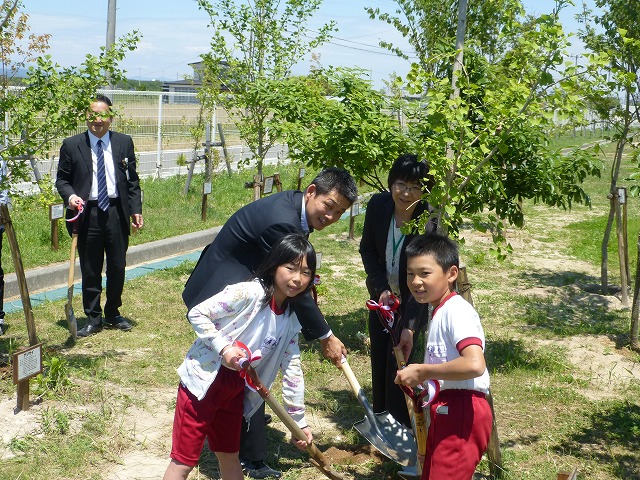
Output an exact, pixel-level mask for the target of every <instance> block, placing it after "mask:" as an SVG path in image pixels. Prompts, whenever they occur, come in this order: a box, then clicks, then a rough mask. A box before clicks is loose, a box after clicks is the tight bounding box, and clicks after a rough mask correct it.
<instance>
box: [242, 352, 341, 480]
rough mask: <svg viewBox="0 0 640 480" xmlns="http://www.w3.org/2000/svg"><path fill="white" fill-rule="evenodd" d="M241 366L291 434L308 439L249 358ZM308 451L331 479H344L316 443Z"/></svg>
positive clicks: (314, 461) (311, 459)
mask: <svg viewBox="0 0 640 480" xmlns="http://www.w3.org/2000/svg"><path fill="white" fill-rule="evenodd" d="M239 363H240V366H241V367H242V368H243V369H244V370H246V372H247V376H248V377H249V378H250V379H251V383H252V384H253V385H252V387H251V388H254V389H255V390H256V391H257V392H258V394H259V395H260V396H261V397H262V398H263V399H264V401H265V402H266V403H267V405H269V407H271V410H273V412H274V413H275V414H276V415H277V416H278V418H279V419H280V420H282V422H283V423H284V424H285V426H286V427H287V428H288V429H289V431H290V432H291V434H292V435H293V436H294V437H295V438H296V439H297V440H303V441H305V442H306V441H307V436H306V435H305V433H304V432H303V431H302V429H301V428H300V427H299V426H298V424H297V423H296V422H295V421H294V420H293V418H291V415H289V414H288V413H287V411H286V410H285V409H284V407H283V406H282V405H280V403H278V401H277V400H276V399H275V398H273V397H272V396H271V392H270V391H269V389H268V388H267V387H266V386H265V385H264V384H263V383H262V381H261V380H260V377H259V376H258V372H256V371H255V369H254V368H253V367H252V366H251V364H250V363H249V361H247V359H245V358H242V359H240V362H239ZM307 452H308V453H309V455H310V456H311V458H310V459H309V461H310V462H311V464H312V465H313V466H314V467H316V468H317V469H318V470H320V471H321V472H322V473H323V474H324V475H325V476H326V477H328V478H330V479H331V480H344V478H345V477H344V476H343V475H341V474H339V473H338V472H336V471H335V470H334V469H333V467H332V466H331V464H330V463H329V461H328V460H327V459H326V457H325V456H324V455H323V454H322V452H321V451H320V450H319V449H318V447H316V444H315V443H313V442H312V443H310V444H308V445H307Z"/></svg>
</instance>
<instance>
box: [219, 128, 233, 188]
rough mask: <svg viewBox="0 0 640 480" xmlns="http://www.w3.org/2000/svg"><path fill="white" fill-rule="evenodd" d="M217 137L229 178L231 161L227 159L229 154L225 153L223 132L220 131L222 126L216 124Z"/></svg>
mask: <svg viewBox="0 0 640 480" xmlns="http://www.w3.org/2000/svg"><path fill="white" fill-rule="evenodd" d="M217 127H218V136H219V137H220V143H222V153H223V155H224V163H226V164H227V173H228V174H229V176H231V160H230V159H229V152H228V151H227V142H226V141H225V139H224V132H223V131H222V124H221V123H218V125H217Z"/></svg>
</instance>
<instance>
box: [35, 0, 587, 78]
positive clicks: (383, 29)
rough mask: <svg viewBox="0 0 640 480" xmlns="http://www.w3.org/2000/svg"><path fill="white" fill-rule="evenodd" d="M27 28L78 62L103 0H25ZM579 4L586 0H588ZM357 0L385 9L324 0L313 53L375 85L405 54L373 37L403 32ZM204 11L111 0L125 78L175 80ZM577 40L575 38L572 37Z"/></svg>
mask: <svg viewBox="0 0 640 480" xmlns="http://www.w3.org/2000/svg"><path fill="white" fill-rule="evenodd" d="M575 2H576V3H577V4H578V7H571V8H567V9H566V11H565V12H564V13H563V17H562V18H563V24H564V25H565V30H567V31H575V30H576V29H577V24H576V23H575V21H574V20H573V16H574V15H575V14H576V13H577V12H578V11H579V10H580V8H579V6H580V5H581V3H582V0H575ZM523 3H524V5H525V8H526V9H527V11H528V12H530V13H537V14H540V13H548V12H550V11H551V9H552V8H553V5H554V2H553V0H524V2H523ZM25 4H26V7H25V10H26V12H27V13H28V14H29V16H30V18H29V24H30V25H31V31H32V33H36V34H43V33H49V34H51V40H50V46H51V49H50V54H51V55H52V57H53V59H54V60H55V61H56V62H57V63H59V64H60V65H62V66H71V65H78V64H80V63H81V62H82V61H83V59H84V56H85V55H86V54H87V53H91V54H97V53H98V52H99V49H100V47H101V46H102V45H104V44H105V41H106V29H107V6H108V0H89V1H87V0H84V1H80V0H26V1H25ZM587 4H591V5H593V0H588V1H587ZM365 6H371V7H377V8H380V9H381V10H382V11H390V12H391V11H393V9H394V6H395V3H394V2H393V1H392V0H325V1H324V2H323V4H322V7H321V9H320V11H319V12H318V13H317V14H316V16H315V17H314V20H313V25H312V26H311V28H313V27H314V26H316V27H317V26H320V25H322V24H323V23H326V22H327V21H329V20H331V19H334V20H336V21H337V22H338V28H339V31H338V32H336V33H335V35H334V39H333V40H332V41H331V43H329V44H326V45H324V46H322V47H321V48H320V49H318V51H317V52H316V53H318V54H319V55H320V62H321V63H322V64H323V65H333V66H359V67H361V68H364V69H365V70H367V71H369V73H370V75H371V77H372V79H373V81H374V84H375V85H376V86H377V87H382V86H383V82H382V80H383V79H387V78H388V77H389V75H391V74H392V73H394V72H395V73H397V74H400V75H402V74H404V73H406V72H407V70H408V66H407V64H406V62H404V61H403V60H401V59H398V58H397V57H395V56H393V55H392V54H390V53H389V52H387V51H386V50H383V49H381V48H379V47H377V45H378V41H379V40H381V39H384V40H387V41H393V42H394V43H396V44H397V45H399V46H400V47H401V48H403V49H404V50H405V51H408V50H409V48H408V45H407V44H406V42H404V39H402V37H401V36H400V35H399V34H398V33H397V32H395V30H393V29H392V28H391V27H389V26H388V25H387V24H385V23H382V22H380V21H377V20H371V19H369V17H368V15H367V14H366V12H365V10H364V8H365ZM208 20H209V17H208V15H207V14H206V13H205V12H203V11H201V10H199V9H198V6H197V4H196V2H195V0H118V1H117V20H116V36H120V35H123V34H125V33H127V32H130V31H132V30H135V29H137V30H139V31H140V32H141V33H142V35H143V38H142V41H141V42H140V44H139V46H138V49H137V50H136V51H135V52H131V53H129V54H128V56H127V58H126V59H125V60H124V62H123V63H122V66H123V67H124V68H125V70H127V76H128V77H129V78H133V79H138V78H141V79H144V80H150V79H158V80H177V79H180V78H182V77H183V76H184V75H188V74H190V73H191V69H190V67H189V66H188V64H189V63H191V62H197V61H198V60H199V55H200V54H202V53H204V52H206V51H208V50H209V41H210V38H211V29H209V28H208V27H207V25H208ZM576 43H577V40H576ZM571 53H572V54H573V55H575V54H579V53H582V48H581V46H580V45H579V44H578V45H575V46H574V47H573V48H572V52H571ZM309 65H310V62H309V59H305V61H303V62H301V63H300V64H299V65H298V66H297V67H296V71H295V73H297V74H304V73H307V72H308V70H309Z"/></svg>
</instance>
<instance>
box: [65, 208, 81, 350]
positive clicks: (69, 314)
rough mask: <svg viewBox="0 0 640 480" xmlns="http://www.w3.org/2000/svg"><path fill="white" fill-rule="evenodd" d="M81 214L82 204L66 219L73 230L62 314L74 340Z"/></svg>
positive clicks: (75, 333) (75, 335) (75, 332)
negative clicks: (73, 215)
mask: <svg viewBox="0 0 640 480" xmlns="http://www.w3.org/2000/svg"><path fill="white" fill-rule="evenodd" d="M81 214H82V206H80V207H79V208H78V214H77V215H76V216H75V217H73V218H70V219H68V220H67V221H68V222H73V231H72V233H71V254H70V256H69V257H70V260H69V276H68V277H67V303H66V305H65V306H64V316H65V317H66V318H67V324H68V325H69V333H70V334H71V337H73V340H74V341H75V340H77V338H78V322H77V321H76V316H75V314H74V313H73V282H74V279H75V266H76V249H77V248H78V229H79V224H80V215H81Z"/></svg>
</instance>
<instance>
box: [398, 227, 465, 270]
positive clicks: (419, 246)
mask: <svg viewBox="0 0 640 480" xmlns="http://www.w3.org/2000/svg"><path fill="white" fill-rule="evenodd" d="M405 253H406V255H407V260H409V259H410V258H413V257H422V256H425V255H432V256H433V258H434V259H435V260H436V263H437V264H438V265H440V266H441V267H442V270H443V271H444V272H446V271H447V270H449V269H450V268H451V267H453V266H454V265H455V266H456V267H459V266H460V257H459V256H458V244H457V243H456V242H454V241H453V240H451V239H450V238H449V237H446V236H445V235H441V234H439V233H425V234H422V235H418V236H417V237H415V238H414V239H413V240H411V242H409V245H407V248H406V250H405Z"/></svg>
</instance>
